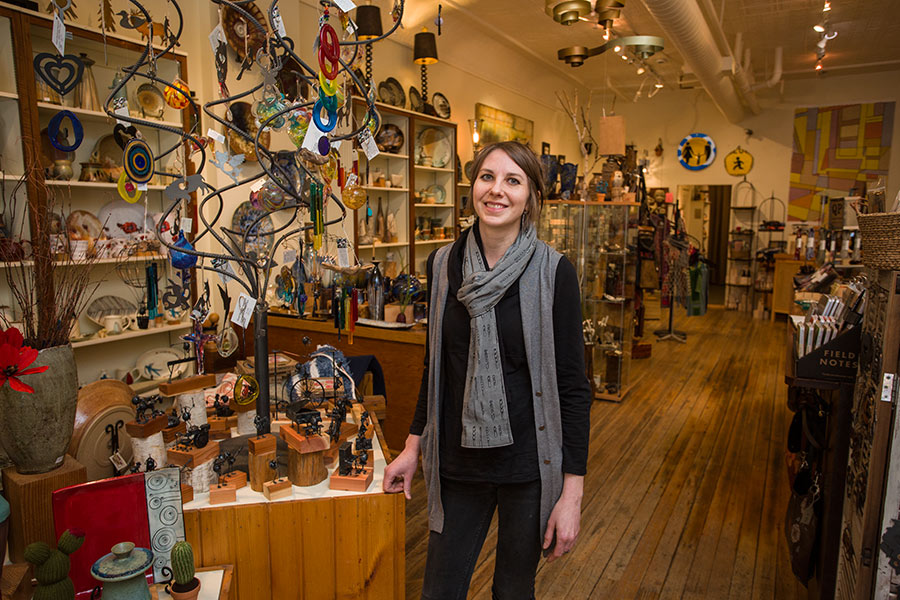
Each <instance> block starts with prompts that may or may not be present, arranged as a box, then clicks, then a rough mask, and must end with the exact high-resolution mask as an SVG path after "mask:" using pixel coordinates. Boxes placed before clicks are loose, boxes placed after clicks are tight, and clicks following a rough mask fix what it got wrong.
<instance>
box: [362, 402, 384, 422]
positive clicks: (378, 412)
mask: <svg viewBox="0 0 900 600" xmlns="http://www.w3.org/2000/svg"><path fill="white" fill-rule="evenodd" d="M363 406H365V407H366V410H367V411H369V414H370V415H375V418H376V419H378V420H379V421H383V420H384V419H385V418H386V417H387V401H386V400H385V399H384V396H365V397H363Z"/></svg>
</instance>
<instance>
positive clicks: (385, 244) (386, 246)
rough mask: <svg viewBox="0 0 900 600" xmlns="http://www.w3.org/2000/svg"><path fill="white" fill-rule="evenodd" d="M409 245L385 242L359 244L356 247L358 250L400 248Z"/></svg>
mask: <svg viewBox="0 0 900 600" xmlns="http://www.w3.org/2000/svg"><path fill="white" fill-rule="evenodd" d="M408 245H409V244H408V243H406V242H387V243H384V244H382V243H377V244H360V245H359V246H357V248H359V249H360V250H362V249H363V248H400V247H402V246H408Z"/></svg>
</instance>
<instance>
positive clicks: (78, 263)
mask: <svg viewBox="0 0 900 600" xmlns="http://www.w3.org/2000/svg"><path fill="white" fill-rule="evenodd" d="M165 258H167V257H165V256H163V255H162V254H147V255H142V256H127V257H125V258H122V257H112V258H98V259H97V260H91V261H87V260H54V261H53V265H54V266H56V267H82V266H88V267H90V266H94V265H108V264H113V263H116V264H120V263H134V262H152V261H154V260H163V259H165ZM19 265H22V266H25V267H32V266H34V261H32V260H23V261H22V262H17V261H10V262H0V269H8V268H10V267H17V266H19Z"/></svg>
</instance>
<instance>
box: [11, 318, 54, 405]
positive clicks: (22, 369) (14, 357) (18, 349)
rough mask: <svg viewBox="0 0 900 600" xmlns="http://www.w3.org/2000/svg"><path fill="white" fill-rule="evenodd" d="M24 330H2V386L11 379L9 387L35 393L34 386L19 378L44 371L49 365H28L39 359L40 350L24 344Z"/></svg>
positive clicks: (12, 328)
mask: <svg viewBox="0 0 900 600" xmlns="http://www.w3.org/2000/svg"><path fill="white" fill-rule="evenodd" d="M24 343H25V340H24V338H22V332H20V331H19V330H18V329H16V328H15V327H10V328H9V329H7V330H6V331H0V388H2V387H3V386H4V385H6V382H7V381H9V387H11V388H12V389H14V390H16V391H17V392H25V393H26V394H33V393H34V388H33V387H31V386H30V385H28V384H27V383H24V382H22V381H21V380H19V377H21V376H23V375H35V374H37V373H43V372H44V371H46V370H47V369H49V368H50V367H49V366H44V367H32V368H31V369H29V368H28V365H30V364H31V363H33V362H34V361H35V360H37V357H38V351H37V350H35V349H34V348H31V347H29V346H25V345H24Z"/></svg>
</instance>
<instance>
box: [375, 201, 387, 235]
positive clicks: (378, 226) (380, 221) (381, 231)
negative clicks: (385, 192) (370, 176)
mask: <svg viewBox="0 0 900 600" xmlns="http://www.w3.org/2000/svg"><path fill="white" fill-rule="evenodd" d="M386 237H387V224H386V222H385V218H384V210H383V209H382V208H381V196H379V197H378V213H377V214H376V215H375V241H378V242H382V243H384V242H387V241H390V240H389V239H386Z"/></svg>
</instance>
